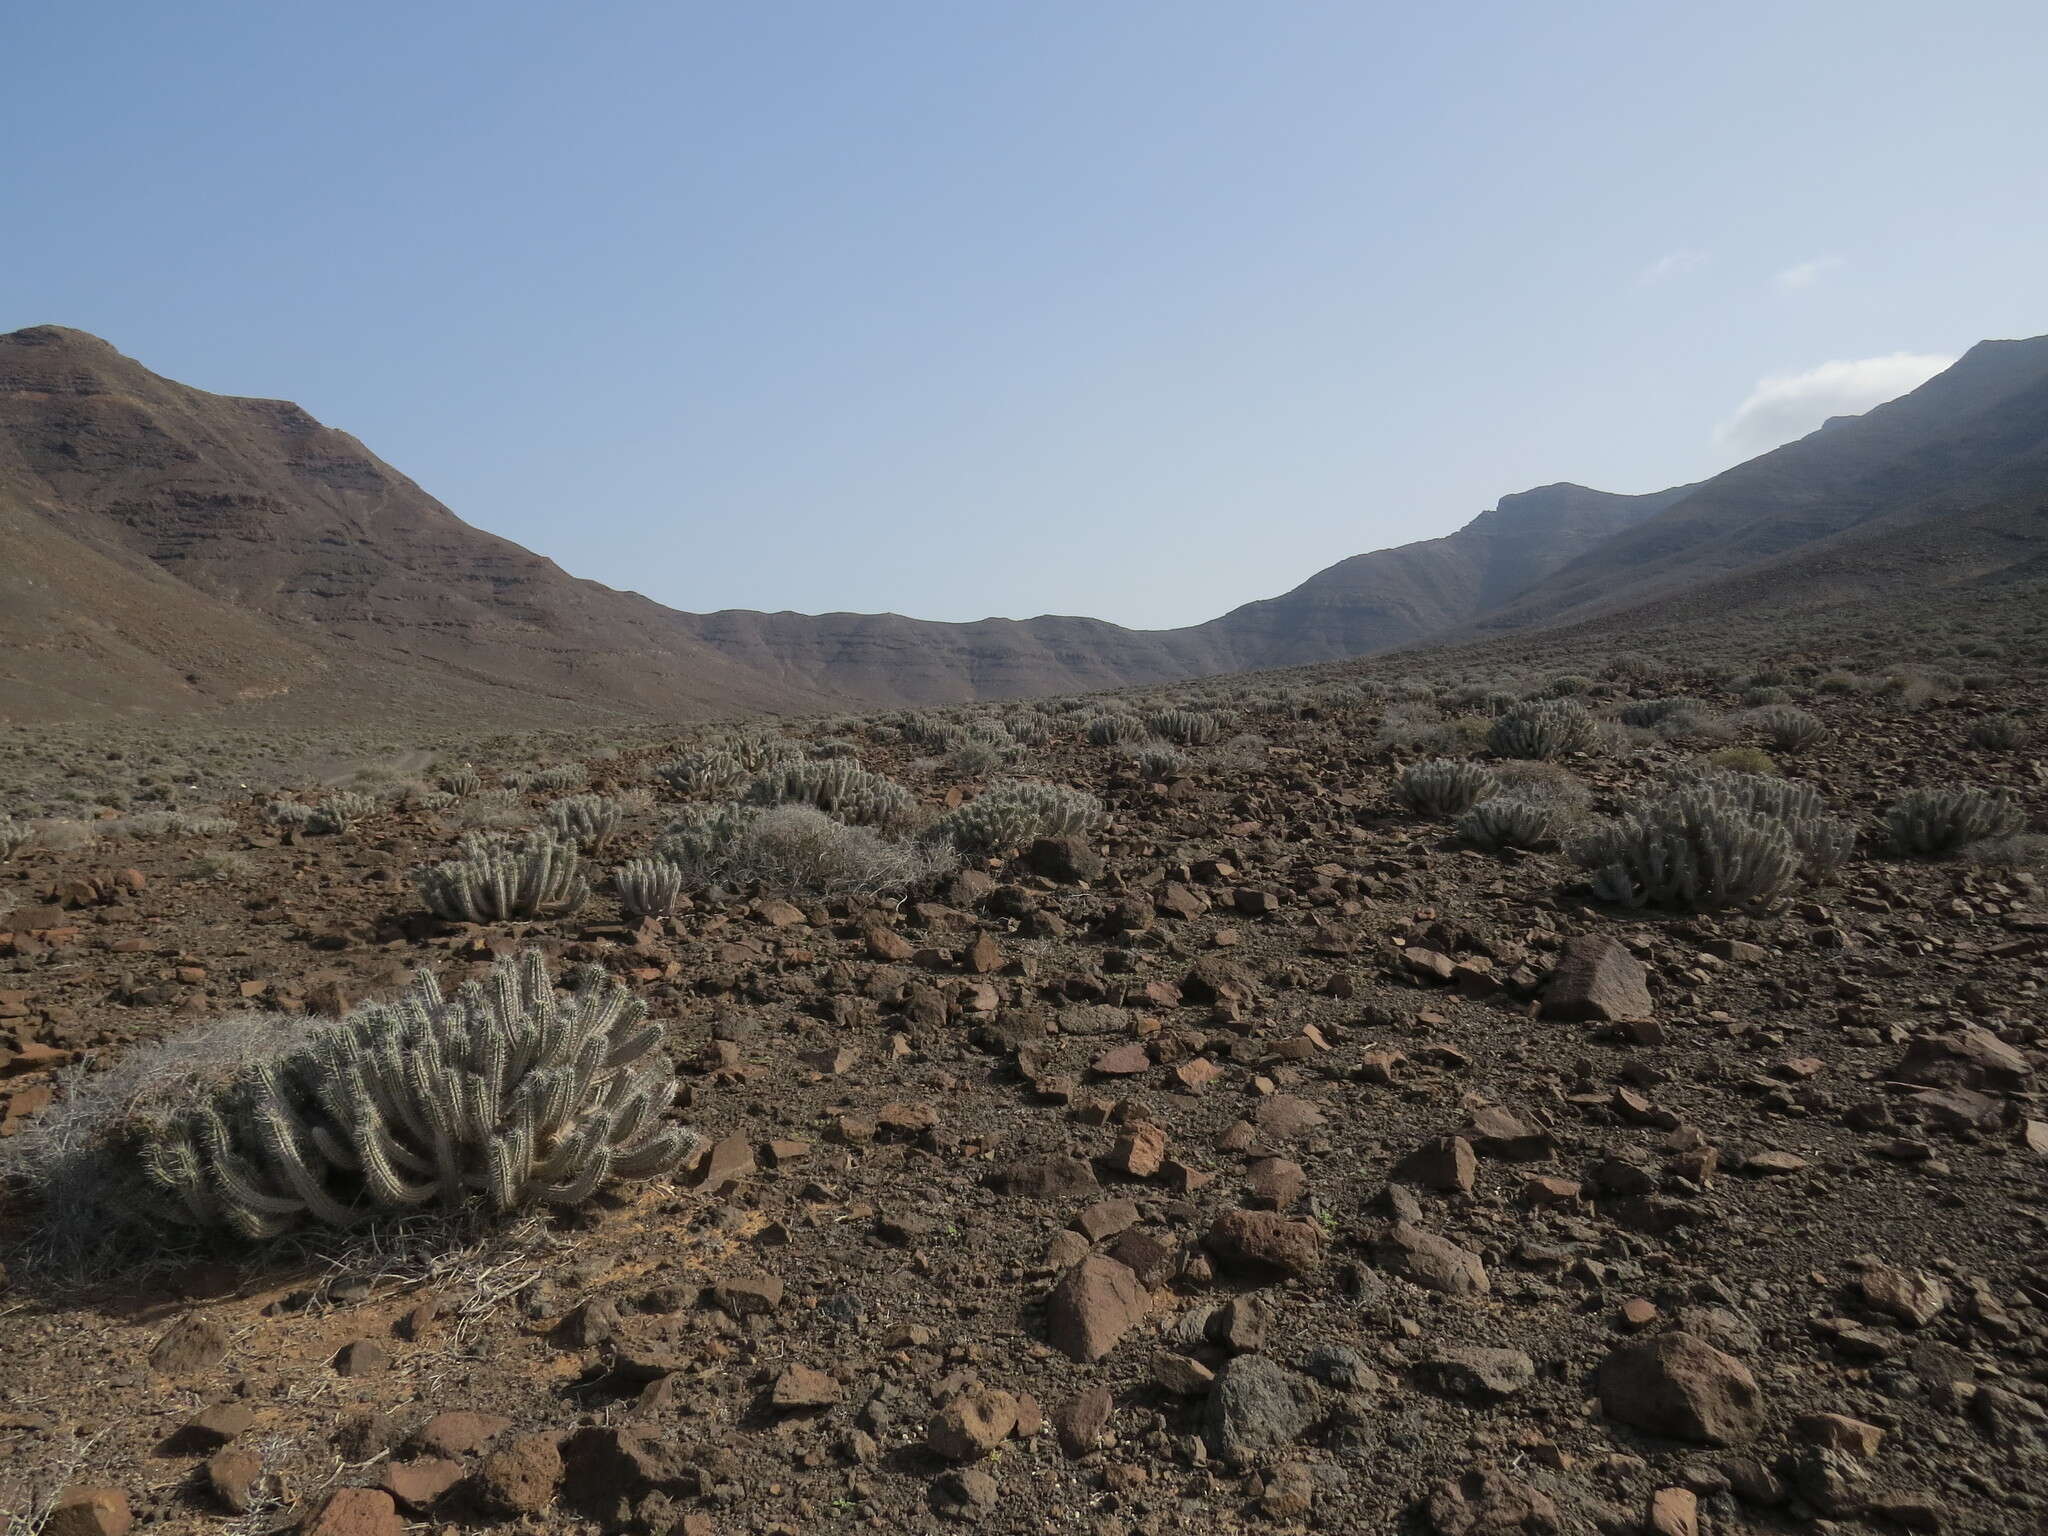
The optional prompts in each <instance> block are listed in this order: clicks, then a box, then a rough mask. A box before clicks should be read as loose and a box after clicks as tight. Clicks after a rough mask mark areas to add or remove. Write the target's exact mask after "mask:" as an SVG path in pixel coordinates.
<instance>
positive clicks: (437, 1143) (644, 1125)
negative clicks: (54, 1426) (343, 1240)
mask: <svg viewBox="0 0 2048 1536" xmlns="http://www.w3.org/2000/svg"><path fill="white" fill-rule="evenodd" d="M645 1014H646V1005H645V1004H643V1003H641V1002H640V1001H639V1000H638V999H636V998H634V997H633V995H632V993H631V992H630V991H629V990H628V989H627V988H626V987H625V986H624V985H623V984H622V983H620V982H618V981H616V980H615V979H613V978H612V977H610V976H607V975H605V974H604V973H603V972H602V971H598V970H595V969H594V968H593V969H587V970H584V971H582V972H579V973H578V974H577V976H576V977H575V979H574V992H573V995H572V996H571V998H570V999H568V1000H567V1001H566V1002H565V1001H564V1000H563V999H562V998H560V997H559V996H558V995H557V994H556V992H555V989H554V987H553V984H552V983H551V982H550V980H549V977H548V972H547V965H546V963H545V961H544V960H543V959H542V958H541V956H540V955H539V954H538V953H535V952H530V953H528V954H526V955H523V956H521V957H519V958H517V959H506V960H501V961H500V962H498V964H496V965H495V966H493V967H492V968H491V970H490V972H489V973H488V975H486V976H485V978H484V979H483V980H482V981H481V982H472V983H470V984H468V985H467V986H464V987H463V988H462V989H461V990H459V991H458V992H457V993H456V994H455V996H454V997H453V998H447V999H444V998H443V997H442V995H441V992H440V989H439V988H438V987H437V986H436V985H435V984H434V981H433V978H432V977H431V976H423V977H422V978H421V979H420V981H419V982H417V983H416V984H415V985H414V988H413V990H412V992H411V993H410V994H408V995H407V996H406V997H405V998H404V999H402V1000H401V1001H399V1002H397V1003H392V1004H372V1005H370V1006H367V1007H364V1008H359V1009H357V1010H356V1011H355V1012H353V1013H351V1014H350V1015H349V1016H348V1017H347V1018H346V1019H344V1020H343V1021H342V1022H341V1023H340V1024H339V1025H338V1026H336V1027H335V1028H333V1029H327V1030H322V1031H320V1032H319V1033H317V1034H315V1035H313V1036H312V1037H311V1038H310V1039H309V1040H307V1041H306V1042H305V1043H304V1044H303V1045H300V1046H298V1047H296V1048H294V1049H292V1050H289V1051H287V1052H286V1053H285V1054H283V1055H281V1056H278V1057H276V1058H273V1059H271V1060H267V1061H261V1062H259V1063H257V1064H256V1065H254V1066H252V1067H250V1068H249V1069H248V1070H247V1071H246V1072H244V1073H242V1074H241V1075H239V1076H238V1077H236V1078H235V1079H233V1080H232V1081H230V1082H228V1083H227V1084H225V1085H224V1086H222V1087H220V1088H218V1089H216V1090H214V1091H213V1092H211V1093H209V1094H208V1095H207V1096H206V1097H205V1098H204V1099H203V1100H202V1101H201V1102H200V1103H199V1104H197V1105H196V1106H193V1107H190V1108H186V1109H184V1110H181V1111H179V1112H177V1113H175V1114H172V1115H170V1116H168V1117H167V1118H165V1119H163V1120H161V1121H159V1122H158V1123H156V1124H153V1125H149V1126H146V1127H138V1128H136V1129H135V1131H134V1134H135V1136H136V1142H135V1144H134V1151H135V1153H136V1155H137V1156H138V1158H139V1166H140V1171H141V1175H142V1177H143V1179H144V1180H145V1181H146V1183H147V1184H148V1185H149V1186H151V1187H153V1188H154V1189H155V1190H156V1191H158V1192H159V1195H160V1198H159V1201H158V1204H157V1210H158V1214H159V1215H160V1216H161V1217H162V1218H163V1219H166V1220H168V1221H171V1222H173V1223H175V1224H180V1225H187V1226H193V1227H198V1228H202V1229H208V1230H220V1231H226V1232H232V1233H235V1234H238V1235H240V1236H242V1237H245V1238H249V1239H252V1240H254V1239H262V1238H267V1237H273V1236H276V1235H278V1234H279V1233H282V1232H287V1231H290V1230H292V1229H294V1228H297V1227H301V1226H304V1225H307V1224H309V1223H310V1224H315V1225H322V1226H331V1227H347V1226H354V1225H356V1224H357V1223H359V1222H361V1221H363V1220H365V1219H367V1218H369V1217H372V1216H375V1215H378V1214H380V1213H391V1212H396V1211H403V1210H407V1209H410V1208H413V1207H417V1206H422V1205H426V1204H428V1203H431V1202H438V1203H439V1204H441V1205H442V1206H443V1207H447V1208H454V1207H458V1206H461V1205H463V1204H465V1203H467V1202H468V1201H470V1200H472V1199H481V1200H482V1201H483V1202H484V1203H485V1204H487V1205H488V1206H489V1207H490V1208H491V1209H492V1210H494V1211H500V1212H502V1211H510V1210H515V1209H518V1208H519V1207H521V1206H525V1205H530V1204H533V1203H536V1202H550V1203H558V1204H572V1205H573V1204H575V1203H577V1202H579V1201H581V1200H583V1199H585V1198H586V1197H588V1196H589V1195H590V1193H591V1192H592V1191H593V1190H595V1189H596V1188H597V1186H598V1185H599V1184H601V1183H603V1182H604V1180H605V1179H606V1178H607V1177H610V1176H614V1175H616V1176H618V1177H621V1178H649V1177H652V1176H654V1175H656V1174H659V1173H662V1172H664V1171H666V1170H667V1169H669V1168H672V1167H674V1166H675V1164H676V1163H677V1162H678V1161H679V1160H680V1159H681V1157H682V1155H683V1153H684V1152H685V1151H687V1150H688V1147H689V1145H690V1137H689V1135H688V1133H686V1132H683V1131H680V1130H677V1129H673V1128H669V1127H665V1126H663V1125H662V1124H661V1123H660V1121H661V1116H662V1114H663V1113H664V1112H665V1111H666V1110H667V1108H668V1107H669V1104H670V1103H671V1102H672V1101H673V1099H674V1097H675V1088H676V1085H675V1075H674V1073H673V1071H672V1069H671V1068H670V1066H669V1063H668V1061H667V1058H666V1057H664V1056H663V1055H662V1054H661V1053H660V1051H659V1050H658V1047H659V1046H660V1044H661V1040H662V1030H661V1027H660V1026H659V1025H656V1024H650V1023H646V1022H644V1019H645Z"/></svg>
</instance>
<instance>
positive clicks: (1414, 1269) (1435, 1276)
mask: <svg viewBox="0 0 2048 1536" xmlns="http://www.w3.org/2000/svg"><path fill="white" fill-rule="evenodd" d="M1373 1257H1374V1258H1375V1259H1376V1260H1377V1261H1378V1263H1379V1264H1380V1266H1381V1267H1382V1268H1384V1269H1387V1270H1389V1271H1391V1272H1392V1273H1394V1274H1397V1275H1399V1276H1401V1277H1402V1278H1403V1279H1405V1280H1409V1281H1412V1282H1413V1283H1415V1284H1416V1285H1419V1286H1423V1287H1424V1288H1426V1289H1428V1290H1432V1291H1444V1292H1446V1293H1448V1294H1450V1295H1453V1296H1484V1295H1486V1294H1487V1293H1488V1292H1489V1290H1490V1289H1491V1285H1490V1282H1489V1281H1488V1280H1487V1277H1486V1266H1485V1264H1483V1263H1482V1262H1480V1258H1479V1255H1478V1254H1476V1253H1470V1252H1468V1251H1466V1250H1465V1249H1463V1248H1460V1247H1459V1246H1458V1245H1457V1244H1456V1243H1454V1242H1451V1241H1450V1240H1449V1239H1448V1238H1444V1237H1439V1236H1438V1235H1437V1234H1436V1233H1434V1232H1430V1231H1427V1230H1425V1229H1424V1228H1422V1227H1418V1226H1415V1225H1413V1224H1412V1223H1410V1222H1405V1221H1397V1222H1395V1223H1394V1225H1393V1227H1392V1229H1391V1230H1390V1231H1389V1232H1388V1233H1387V1235H1386V1237H1384V1238H1383V1239H1381V1240H1380V1241H1379V1242H1377V1243H1375V1244H1374V1245H1373Z"/></svg>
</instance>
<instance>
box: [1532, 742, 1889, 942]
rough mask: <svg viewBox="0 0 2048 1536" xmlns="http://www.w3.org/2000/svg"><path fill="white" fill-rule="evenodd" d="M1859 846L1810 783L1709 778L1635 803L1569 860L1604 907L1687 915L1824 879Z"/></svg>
mask: <svg viewBox="0 0 2048 1536" xmlns="http://www.w3.org/2000/svg"><path fill="white" fill-rule="evenodd" d="M1855 841H1856V834H1855V829H1854V828H1853V827H1851V826H1850V825H1849V824H1848V823H1847V822H1844V821H1841V820H1838V819H1837V818H1835V817H1832V816H1829V815H1828V814H1827V813H1826V806H1825V804H1824V802H1823V801H1822V800H1821V797H1820V795H1819V794H1818V793H1817V792H1816V791H1815V790H1814V789H1813V788H1812V786H1810V785H1806V784H1795V783H1792V782H1790V781H1788V780H1784V779H1768V778H1763V777H1761V776H1759V775H1755V774H1746V773H1710V774H1705V775H1702V776H1700V777H1699V778H1696V779H1694V780H1692V781H1691V782H1689V783H1686V784H1683V785H1681V786H1680V787H1679V788H1678V789H1677V790H1676V791H1675V792H1673V793H1671V794H1669V795H1667V796H1665V797H1663V798H1660V799H1657V800H1650V801H1639V802H1637V803H1636V804H1635V805H1634V806H1632V807H1630V808H1629V810H1628V811H1626V812H1625V813H1624V814H1623V815H1622V816H1621V817H1620V818H1619V819H1617V820H1615V821H1611V822H1607V823H1604V824H1602V825H1600V826H1598V827H1595V828H1593V829H1592V830H1591V831H1589V832H1588V833H1586V834H1585V835H1584V836H1583V837H1581V838H1579V839H1578V840H1577V841H1576V842H1575V843H1574V844H1573V846H1572V849H1571V853H1572V857H1573V858H1574V859H1575V860H1576V861H1577V862H1578V864H1579V865H1580V867H1582V868H1584V869H1585V870H1587V871H1588V872H1589V873H1590V875H1591V884H1592V888H1593V894H1594V895H1595V896H1597V897H1598V898H1599V899H1601V900H1602V901H1613V902H1619V903H1621V904H1622V905H1624V906H1631V907H1640V906H1655V907H1674V908H1679V909H1681V910H1686V909H1697V908H1706V907H1725V906H1735V905H1740V904H1743V903H1746V902H1751V901H1760V900H1764V899H1766V898H1768V897H1770V896H1773V895H1775V894H1777V893H1778V892H1779V891H1780V890H1782V889H1783V888H1784V887H1785V886H1786V885H1787V884H1788V883H1789V882H1790V881H1791V880H1792V879H1793V878H1794V877H1795V876H1797V875H1800V874H1802V873H1803V874H1804V875H1806V877H1807V878H1809V879H1815V880H1818V879H1824V878H1826V877H1827V876H1828V875H1829V874H1832V873H1833V872H1834V871H1835V870H1836V869H1837V868H1839V867H1840V865H1841V864H1842V863H1843V862H1844V861H1845V860H1846V859H1847V858H1848V856H1849V854H1850V853H1851V852H1852V851H1853V850H1854V848H1855Z"/></svg>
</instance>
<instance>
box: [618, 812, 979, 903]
mask: <svg viewBox="0 0 2048 1536" xmlns="http://www.w3.org/2000/svg"><path fill="white" fill-rule="evenodd" d="M654 859H655V861H656V862H659V863H663V864H667V865H669V866H672V867H673V868H674V869H675V870H676V871H677V877H678V879H679V880H680V882H681V886H682V888H683V889H684V890H696V889H699V888H701V887H704V886H708V885H722V886H727V887H745V886H758V887H760V888H761V889H763V890H770V891H776V892H780V893H782V894H785V895H794V896H833V895H845V894H851V893H856V892H882V891H891V890H904V889H907V888H909V887H912V886H916V885H920V884H923V883H924V882H926V881H927V880H929V879H931V878H932V877H934V876H935V875H938V874H940V873H942V872H943V871H944V870H946V869H948V868H950V867H952V864H953V862H954V860H953V859H952V857H951V853H950V849H944V848H942V846H941V845H939V844H937V843H934V842H931V841H925V842H916V843H911V842H902V841H899V840H897V839H895V838H892V837H885V836H883V835H882V834H880V833H879V832H876V831H875V830H873V829H872V828H869V827H851V826H848V825H846V824H845V823H844V822H841V821H835V820H833V819H832V818H831V817H830V816H827V815H826V814H825V813H824V812H823V811H820V810H817V809H814V808H813V807H811V806H808V805H780V806H773V807H762V806H754V805H722V806H716V807H704V808H702V809H701V810H699V811H698V812H697V813H696V814H694V815H691V816H688V817H685V818H683V819H681V820H678V821H677V822H675V823H673V824H672V825H671V826H670V827H669V828H668V830H667V831H666V832H664V833H663V834H662V835H661V837H660V838H659V839H658V840H657V841H656V842H655V845H654ZM648 878H649V879H650V880H651V881H659V880H662V879H665V877H663V876H659V875H653V874H650V876H649V877H648ZM658 888H659V887H658V886H651V887H650V889H655V890H658Z"/></svg>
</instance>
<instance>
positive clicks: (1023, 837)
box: [929, 780, 1102, 855]
mask: <svg viewBox="0 0 2048 1536" xmlns="http://www.w3.org/2000/svg"><path fill="white" fill-rule="evenodd" d="M1101 816H1102V805H1101V802H1100V801H1098V800H1097V799H1096V798H1095V797H1094V796H1093V795H1088V794H1083V793H1082V792H1081V791H1079V790H1074V789H1068V788H1066V787H1065V786H1064V785H1060V784H1040V783H1032V782H1029V781H1025V780H1017V781H1012V782H1010V783H1007V784H997V785H994V786H992V787H991V788H989V789H988V790H986V791H984V792H983V793H982V794H979V795H977V796H975V798H974V799H972V800H970V801H968V802H967V803H966V804H965V805H963V806H961V807H960V809H958V810H957V811H954V812H952V813H951V814H949V815H947V816H944V817H941V818H940V819H939V820H938V821H937V822H935V823H933V825H932V828H931V831H930V834H929V835H930V836H931V837H932V838H933V839H934V840H937V841H943V842H950V843H951V844H953V846H954V847H956V848H958V849H959V850H960V851H961V852H962V853H968V854H978V855H986V854H991V853H995V852H997V851H999V850H1001V849H1004V848H1019V847H1022V846H1024V845H1025V844H1027V843H1030V842H1032V841H1033V840H1034V839H1037V838H1041V837H1063V836H1067V835H1069V834H1085V833H1087V832H1088V831H1089V830H1090V829H1091V828H1093V827H1094V825H1095V823H1096V822H1097V821H1098V820H1100V819H1101Z"/></svg>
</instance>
